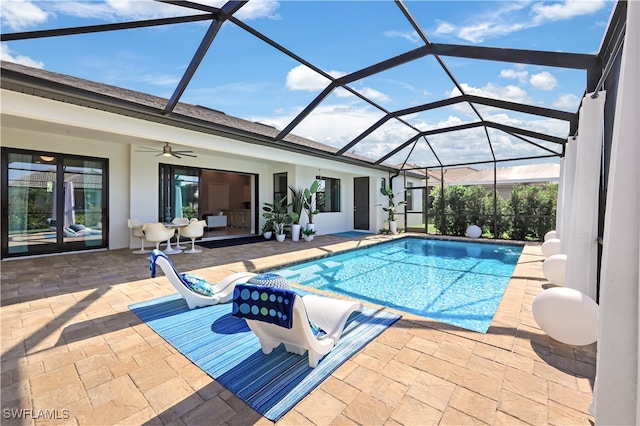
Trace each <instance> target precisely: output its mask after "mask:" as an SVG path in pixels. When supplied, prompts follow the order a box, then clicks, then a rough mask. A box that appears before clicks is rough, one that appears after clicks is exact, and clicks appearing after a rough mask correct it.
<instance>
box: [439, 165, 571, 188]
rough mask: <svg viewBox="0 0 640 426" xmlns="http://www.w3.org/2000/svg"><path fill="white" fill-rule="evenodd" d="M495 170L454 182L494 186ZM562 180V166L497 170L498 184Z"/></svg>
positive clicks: (491, 169)
mask: <svg viewBox="0 0 640 426" xmlns="http://www.w3.org/2000/svg"><path fill="white" fill-rule="evenodd" d="M493 176H494V171H493V168H487V169H481V170H475V171H473V172H472V173H469V174H467V175H464V176H462V177H461V178H459V179H457V180H456V181H453V182H447V183H450V184H455V185H493ZM559 179H560V164H556V163H547V164H528V165H522V166H511V167H498V168H496V182H497V183H498V184H514V183H536V182H540V183H542V182H557V181H558V180H559Z"/></svg>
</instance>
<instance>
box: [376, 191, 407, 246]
mask: <svg viewBox="0 0 640 426" xmlns="http://www.w3.org/2000/svg"><path fill="white" fill-rule="evenodd" d="M380 193H381V194H382V195H384V196H385V197H387V202H388V205H386V206H384V205H383V206H382V210H384V211H385V212H387V213H388V214H389V218H388V219H387V221H388V222H389V230H390V231H391V233H392V234H397V233H398V222H396V216H395V215H396V209H397V208H398V207H400V206H402V205H405V204H407V202H406V201H404V200H403V201H399V202H398V203H395V201H394V200H393V199H394V198H395V197H396V196H397V195H399V194H400V192H398V193H395V194H394V193H393V191H391V188H389V187H388V186H385V187H384V188H380Z"/></svg>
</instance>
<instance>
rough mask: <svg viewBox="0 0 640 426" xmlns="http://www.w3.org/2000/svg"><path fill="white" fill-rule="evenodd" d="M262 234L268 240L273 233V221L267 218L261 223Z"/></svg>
mask: <svg viewBox="0 0 640 426" xmlns="http://www.w3.org/2000/svg"><path fill="white" fill-rule="evenodd" d="M262 235H264V239H265V240H268V239H270V238H271V235H273V222H271V220H267V221H266V222H265V223H264V225H262Z"/></svg>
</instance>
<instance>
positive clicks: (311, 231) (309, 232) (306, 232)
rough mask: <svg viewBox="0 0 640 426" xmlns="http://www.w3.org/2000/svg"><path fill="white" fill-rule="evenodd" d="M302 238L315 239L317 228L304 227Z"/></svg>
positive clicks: (306, 239)
mask: <svg viewBox="0 0 640 426" xmlns="http://www.w3.org/2000/svg"><path fill="white" fill-rule="evenodd" d="M301 232H302V238H304V240H305V241H307V242H309V241H312V240H313V236H314V235H316V230H315V229H311V228H304V229H303V230H302V231H301Z"/></svg>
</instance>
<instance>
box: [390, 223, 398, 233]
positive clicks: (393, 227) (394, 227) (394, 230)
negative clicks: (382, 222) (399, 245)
mask: <svg viewBox="0 0 640 426" xmlns="http://www.w3.org/2000/svg"><path fill="white" fill-rule="evenodd" d="M389 231H391V233H392V234H394V235H395V234H397V233H398V221H396V220H391V221H389Z"/></svg>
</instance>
